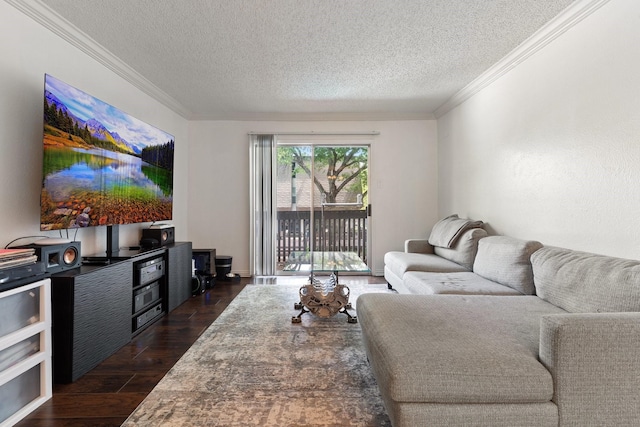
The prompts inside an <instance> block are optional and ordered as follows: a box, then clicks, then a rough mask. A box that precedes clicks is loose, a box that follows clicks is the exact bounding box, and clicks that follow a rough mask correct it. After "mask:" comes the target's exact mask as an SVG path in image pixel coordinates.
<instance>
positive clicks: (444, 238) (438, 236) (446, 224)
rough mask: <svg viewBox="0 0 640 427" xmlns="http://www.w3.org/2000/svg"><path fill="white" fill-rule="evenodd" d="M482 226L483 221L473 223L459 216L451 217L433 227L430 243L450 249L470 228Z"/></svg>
mask: <svg viewBox="0 0 640 427" xmlns="http://www.w3.org/2000/svg"><path fill="white" fill-rule="evenodd" d="M482 224H483V223H482V221H473V220H470V219H467V218H459V217H458V215H449V216H448V217H446V218H444V219H441V220H440V221H438V222H437V223H436V224H435V225H434V226H433V228H432V229H431V234H430V235H429V243H430V244H431V245H433V246H440V247H443V248H450V247H451V246H453V244H454V243H455V242H456V240H457V239H458V237H460V236H461V235H462V233H464V232H465V231H466V230H468V229H470V228H478V227H482Z"/></svg>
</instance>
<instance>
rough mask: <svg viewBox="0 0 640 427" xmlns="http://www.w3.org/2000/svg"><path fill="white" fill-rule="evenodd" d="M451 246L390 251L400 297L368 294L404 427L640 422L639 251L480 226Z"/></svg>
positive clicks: (386, 396)
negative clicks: (576, 246)
mask: <svg viewBox="0 0 640 427" xmlns="http://www.w3.org/2000/svg"><path fill="white" fill-rule="evenodd" d="M434 228H435V227H434ZM432 234H433V233H432ZM461 239H462V240H461ZM449 243H450V247H449V248H444V247H440V249H447V250H446V251H442V250H440V249H438V248H439V247H437V246H436V247H434V246H432V245H429V244H428V243H427V242H419V241H408V242H407V243H406V249H407V250H416V249H418V248H419V249H421V250H422V253H416V252H408V251H405V252H397V253H389V254H387V256H385V263H386V265H385V277H387V280H388V281H389V284H390V286H391V287H393V288H394V289H397V290H398V293H397V294H394V293H389V294H363V295H361V296H360V297H359V298H358V299H357V302H356V309H357V314H358V319H359V323H360V325H361V328H362V332H363V339H364V345H365V349H366V352H367V355H368V358H369V361H370V363H371V367H372V370H373V372H374V375H375V377H376V380H377V382H378V386H379V389H380V392H381V395H382V397H383V400H384V403H385V407H386V409H387V412H388V414H389V416H390V418H391V421H392V423H393V425H394V427H404V426H452V425H456V426H457V425H464V426H536V427H538V426H625V425H628V426H631V425H640V424H639V423H640V421H639V420H640V262H639V261H633V260H625V259H619V258H614V257H608V256H602V255H596V254H590V253H585V252H578V251H573V250H569V249H563V248H556V247H548V246H543V245H542V244H541V243H539V242H536V241H527V240H519V239H514V238H510V237H507V236H487V235H486V232H485V231H484V230H483V229H482V225H478V224H475V225H474V226H472V227H469V228H467V229H464V230H461V232H460V233H459V234H458V235H457V237H456V239H455V241H453V242H449ZM438 252H440V254H438ZM443 254H444V256H443ZM469 254H473V257H470V256H469Z"/></svg>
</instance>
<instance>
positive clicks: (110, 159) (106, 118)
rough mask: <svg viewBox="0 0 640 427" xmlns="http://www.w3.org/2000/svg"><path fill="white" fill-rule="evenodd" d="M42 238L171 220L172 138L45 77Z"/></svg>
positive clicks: (64, 84)
mask: <svg viewBox="0 0 640 427" xmlns="http://www.w3.org/2000/svg"><path fill="white" fill-rule="evenodd" d="M43 144H44V157H43V172H44V173H43V182H42V196H41V203H40V209H41V215H40V229H41V230H56V229H66V228H77V227H88V226H95V225H113V224H131V223H138V222H152V221H159V220H166V219H171V215H172V204H173V151H174V138H173V136H171V135H169V134H168V133H166V132H163V131H161V130H160V129H157V128H155V127H153V126H151V125H148V124H146V123H144V122H142V121H140V120H138V119H136V118H134V117H131V116H130V115H128V114H126V113H124V112H122V111H120V110H118V109H116V108H114V107H113V106H111V105H109V104H106V103H104V102H102V101H100V100H99V99H96V98H94V97H92V96H91V95H88V94H86V93H84V92H82V91H80V90H79V89H76V88H74V87H72V86H69V85H67V84H66V83H63V82H61V81H60V80H57V79H55V78H53V77H51V76H49V75H47V76H46V77H45V94H44V137H43Z"/></svg>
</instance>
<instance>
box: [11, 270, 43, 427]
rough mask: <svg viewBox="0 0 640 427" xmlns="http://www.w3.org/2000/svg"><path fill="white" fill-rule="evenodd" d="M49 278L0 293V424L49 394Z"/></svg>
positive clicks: (27, 410) (19, 417)
mask: <svg viewBox="0 0 640 427" xmlns="http://www.w3.org/2000/svg"><path fill="white" fill-rule="evenodd" d="M52 394H53V392H52V365H51V281H50V279H43V280H39V281H36V282H33V283H29V284H26V285H22V286H20V287H18V288H15V289H10V290H8V291H4V292H0V402H1V403H0V427H9V426H13V425H15V424H16V423H17V422H19V421H20V420H22V419H23V418H24V417H26V416H27V415H28V414H30V413H31V412H33V411H34V410H35V409H36V408H38V407H39V406H40V405H42V404H43V403H44V402H46V401H47V400H49V399H50V398H51V396H52Z"/></svg>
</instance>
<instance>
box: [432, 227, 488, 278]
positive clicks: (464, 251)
mask: <svg viewBox="0 0 640 427" xmlns="http://www.w3.org/2000/svg"><path fill="white" fill-rule="evenodd" d="M483 237H487V232H486V231H485V230H484V229H482V228H472V229H470V230H467V231H465V232H464V233H462V235H461V236H460V238H458V240H456V242H455V243H454V244H453V246H452V247H451V248H441V247H439V246H436V247H434V248H433V252H434V253H435V254H436V255H438V256H441V257H442V258H445V259H448V260H449V261H453V262H455V263H456V264H460V265H461V266H463V267H464V268H466V269H467V270H471V269H472V268H473V261H474V260H475V259H476V253H477V252H478V242H479V241H480V239H482V238H483Z"/></svg>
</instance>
